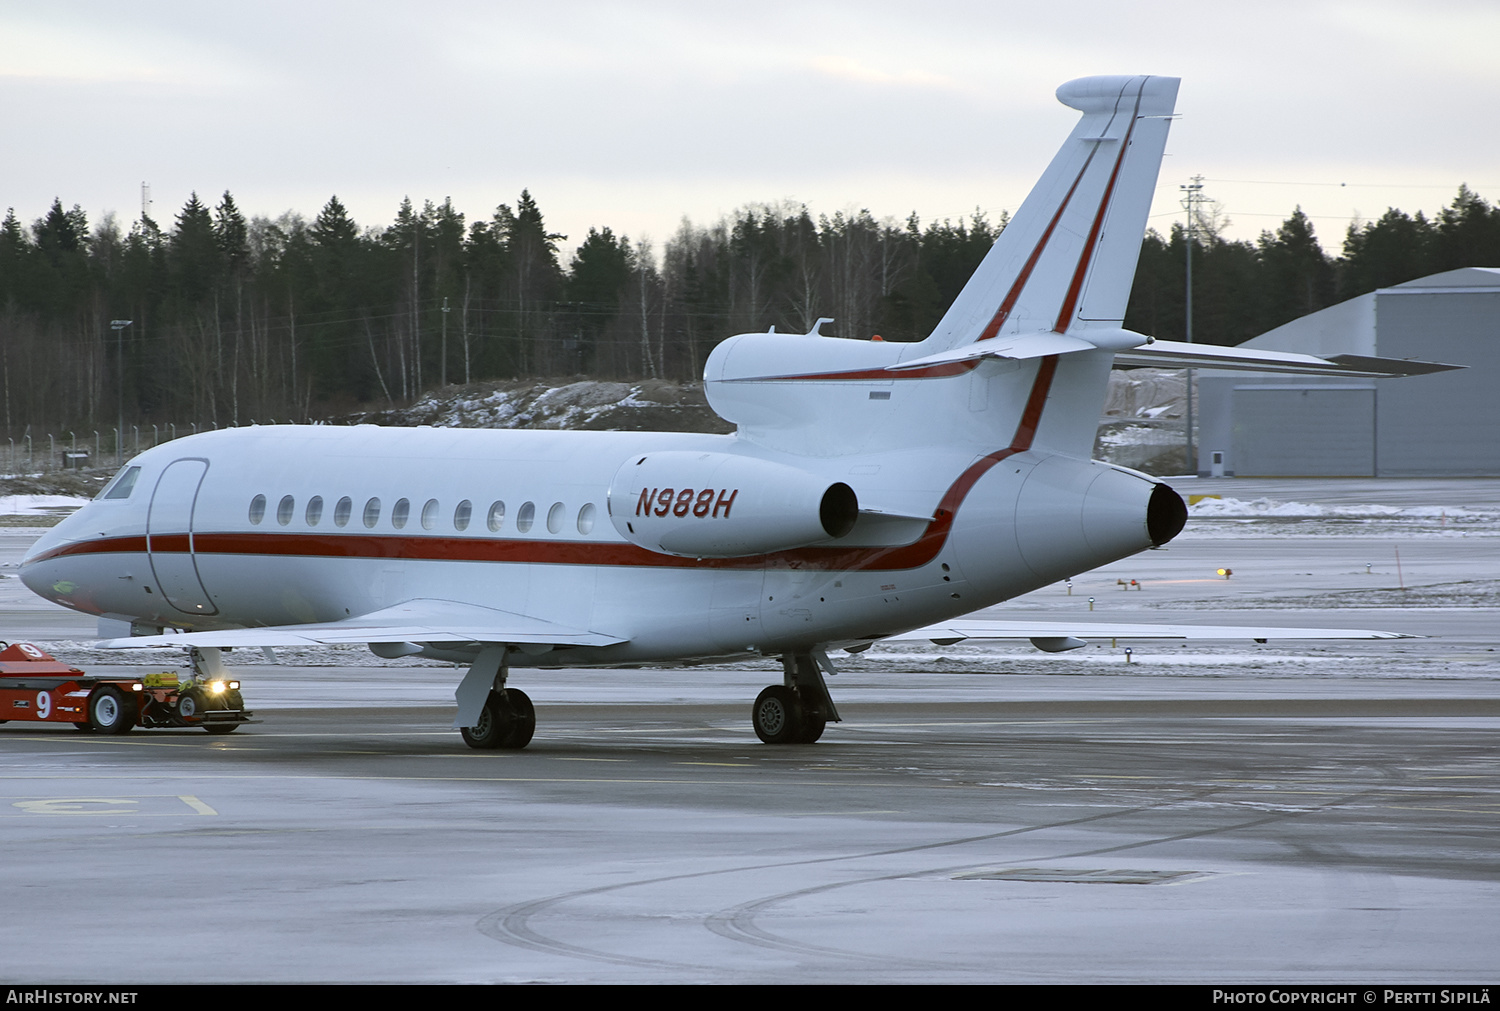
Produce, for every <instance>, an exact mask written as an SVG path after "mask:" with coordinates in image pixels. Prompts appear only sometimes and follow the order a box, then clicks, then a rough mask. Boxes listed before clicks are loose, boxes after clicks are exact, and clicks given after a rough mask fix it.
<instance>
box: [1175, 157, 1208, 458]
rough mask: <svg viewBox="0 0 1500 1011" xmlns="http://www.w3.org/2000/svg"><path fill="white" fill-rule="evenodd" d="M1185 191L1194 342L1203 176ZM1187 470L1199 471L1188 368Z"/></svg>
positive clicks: (1188, 333) (1187, 316) (1187, 337)
mask: <svg viewBox="0 0 1500 1011" xmlns="http://www.w3.org/2000/svg"><path fill="white" fill-rule="evenodd" d="M1178 188H1179V189H1181V190H1182V192H1183V197H1182V206H1183V208H1184V209H1185V210H1186V211H1187V243H1186V245H1187V298H1186V300H1185V312H1184V325H1183V340H1184V342H1186V343H1188V344H1191V343H1193V245H1194V243H1195V242H1196V241H1197V239H1196V236H1197V231H1198V205H1199V204H1201V203H1202V202H1203V200H1204V197H1203V177H1202V176H1201V175H1198V176H1193V181H1192V183H1191V184H1189V185H1187V186H1181V187H1178ZM1187 472H1188V473H1189V474H1197V473H1198V457H1197V454H1195V453H1194V452H1193V370H1192V369H1188V370H1187Z"/></svg>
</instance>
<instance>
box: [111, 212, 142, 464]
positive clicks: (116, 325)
mask: <svg viewBox="0 0 1500 1011" xmlns="http://www.w3.org/2000/svg"><path fill="white" fill-rule="evenodd" d="M143 185H144V184H143ZM143 213H144V212H143ZM134 322H135V320H133V319H112V320H110V321H109V328H110V329H111V330H113V331H114V332H115V371H116V373H117V377H118V379H119V383H120V424H119V427H118V428H116V429H115V465H116V466H123V465H124V463H125V439H124V435H123V433H124V431H125V328H126V327H128V326H129V325H130V324H132V323H134Z"/></svg>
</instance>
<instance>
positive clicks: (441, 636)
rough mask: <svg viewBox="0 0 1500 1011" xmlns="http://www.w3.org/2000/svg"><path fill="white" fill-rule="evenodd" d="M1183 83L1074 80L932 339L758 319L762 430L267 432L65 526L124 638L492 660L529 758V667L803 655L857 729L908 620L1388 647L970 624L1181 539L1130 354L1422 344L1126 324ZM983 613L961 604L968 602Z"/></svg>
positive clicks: (497, 703) (740, 404)
mask: <svg viewBox="0 0 1500 1011" xmlns="http://www.w3.org/2000/svg"><path fill="white" fill-rule="evenodd" d="M1177 84H1178V82H1177V80H1176V79H1174V78H1168V77H1091V78H1085V79H1082V80H1078V81H1072V82H1070V83H1068V84H1065V85H1063V86H1062V87H1061V88H1059V89H1058V91H1057V97H1058V99H1059V100H1060V101H1061V102H1062V103H1063V104H1064V105H1067V106H1070V107H1071V108H1073V109H1077V110H1078V111H1079V112H1081V113H1082V114H1083V115H1082V118H1081V119H1080V121H1079V123H1078V125H1077V127H1075V128H1074V130H1073V132H1072V134H1071V135H1070V136H1069V137H1068V139H1067V141H1066V142H1065V143H1064V144H1063V146H1062V150H1061V151H1059V152H1058V154H1057V156H1056V157H1055V158H1054V159H1053V161H1052V164H1051V165H1050V166H1049V167H1048V168H1047V171H1046V174H1045V175H1043V176H1042V178H1041V181H1040V182H1038V183H1037V185H1036V188H1035V189H1034V190H1032V192H1031V195H1030V196H1029V197H1028V198H1027V199H1026V202H1025V203H1024V204H1022V206H1021V208H1020V210H1019V211H1017V213H1016V215H1015V217H1014V218H1012V219H1011V221H1010V223H1009V224H1008V225H1007V226H1006V228H1005V230H1004V231H1003V232H1002V233H1001V235H1000V238H999V239H998V240H997V241H996V243H995V246H994V248H993V249H991V250H990V252H989V254H988V255H987V256H986V257H985V259H984V262H983V263H982V264H981V265H980V267H979V269H978V270H977V271H976V272H975V274H974V276H973V278H972V279H970V281H969V283H968V284H967V285H966V286H965V287H964V289H963V291H962V292H961V293H960V294H959V296H958V298H957V300H956V301H955V302H954V303H953V306H952V307H951V308H950V309H949V310H948V313H947V315H945V316H944V317H943V319H942V321H941V322H940V323H939V324H938V326H937V329H936V330H935V331H933V333H932V334H931V336H929V337H928V338H927V339H926V340H924V341H922V342H920V343H914V344H898V343H886V342H881V341H866V340H852V339H843V338H835V337H827V336H823V335H821V334H820V333H819V330H820V328H821V326H822V325H823V323H825V322H828V321H827V320H820V321H819V323H818V325H816V326H814V327H813V328H812V330H811V331H810V332H808V333H805V334H785V333H776V332H775V331H774V329H773V330H772V331H771V332H767V333H749V334H740V335H739V336H736V337H731V338H729V339H728V340H726V341H724V342H723V343H722V344H720V345H719V346H718V347H717V348H716V349H715V350H714V352H713V354H712V355H711V356H710V357H709V360H708V364H707V366H706V368H705V375H704V380H705V386H706V389H707V394H708V399H709V403H710V404H711V405H712V406H713V409H714V410H715V411H716V412H717V413H718V414H719V415H720V416H722V417H723V418H725V419H726V420H728V421H730V422H733V423H734V424H736V425H737V426H738V431H737V432H736V433H735V434H734V435H695V434H682V433H658V434H651V433H645V434H643V433H634V432H630V433H626V432H618V433H612V432H552V431H545V432H544V431H473V430H454V429H433V428H417V429H393V428H377V427H373V426H356V427H350V428H337V427H323V426H318V427H304V426H259V427H250V428H236V429H228V430H222V431H215V432H210V433H206V434H202V435H195V436H193V437H191V438H185V439H180V440H177V441H175V442H171V443H167V444H165V445H162V446H159V447H157V448H154V449H151V450H149V451H147V452H145V453H142V454H141V455H140V456H138V457H136V458H135V459H134V460H132V461H131V462H130V463H129V464H128V465H127V466H125V467H124V468H123V469H122V470H121V472H120V473H119V475H118V476H117V477H116V478H115V479H114V481H113V482H112V483H111V484H110V485H109V486H108V487H107V488H106V489H105V490H104V491H103V492H102V493H101V494H100V496H99V497H98V498H97V499H96V500H95V501H94V502H92V503H91V504H89V505H88V506H86V507H85V508H83V509H81V510H79V511H78V512H77V513H75V514H74V515H73V516H71V517H69V518H68V519H67V520H65V521H64V522H62V523H60V524H58V526H57V527H55V528H54V529H53V530H52V531H51V532H50V533H48V534H47V535H46V536H45V537H43V538H42V539H41V540H40V541H38V542H37V544H36V545H35V547H34V548H33V549H32V550H31V552H30V553H29V554H28V555H27V557H26V559H25V561H24V562H23V567H22V573H21V575H22V578H23V579H24V580H25V582H26V584H27V585H28V586H29V587H31V588H32V589H33V590H35V591H36V592H37V593H39V594H41V595H42V596H44V597H46V598H48V599H50V600H54V601H56V602H58V603H60V604H64V605H66V606H68V607H72V608H76V609H77V610H80V611H84V612H88V613H91V614H95V615H98V616H100V618H101V622H100V624H101V634H105V635H108V634H113V635H115V636H118V638H114V639H112V640H111V641H109V642H106V643H105V645H108V646H118V647H125V646H162V645H181V646H190V647H194V648H195V650H196V651H197V655H198V657H199V662H200V663H202V664H204V665H206V666H208V667H209V668H217V666H218V665H219V664H220V660H219V650H220V649H221V648H225V647H273V646H284V645H306V644H312V643H327V644H333V643H365V644H368V646H369V648H370V649H371V650H372V651H374V652H375V653H376V654H378V655H379V656H382V657H390V658H395V657H401V656H410V655H421V656H425V657H433V658H437V659H442V660H449V661H454V662H459V663H466V664H468V665H469V668H468V673H467V675H466V676H465V677H464V678H463V680H462V682H461V683H460V685H459V687H458V689H457V692H456V695H457V699H458V716H457V719H456V720H455V723H454V726H455V727H457V728H459V729H460V730H461V732H462V734H463V738H464V740H465V741H467V742H468V743H469V744H470V745H471V746H472V747H476V748H520V747H524V746H525V745H526V744H527V742H528V741H529V740H530V739H531V735H532V731H533V729H534V727H535V722H536V721H535V715H534V711H533V709H532V705H531V702H530V700H529V699H528V698H527V697H526V695H525V693H523V692H522V691H520V690H519V689H516V688H511V687H508V686H507V676H508V673H509V670H510V667H511V665H512V664H513V663H514V664H516V665H523V664H524V665H525V666H527V667H538V668H545V667H575V666H588V667H598V666H610V665H618V666H626V665H639V664H648V663H660V662H682V661H687V662H691V661H697V660H723V659H743V658H751V657H756V656H774V657H779V658H780V659H781V662H782V665H783V670H784V676H783V683H782V684H779V685H773V686H771V687H768V688H767V689H765V691H764V692H762V693H761V695H760V697H759V698H758V699H757V700H756V702H755V704H754V706H753V709H752V713H753V720H752V722H753V725H754V728H755V731H756V733H757V734H758V735H759V736H760V738H761V739H762V740H764V741H766V742H767V743H793V742H804V743H807V742H812V741H815V740H817V739H818V737H819V735H821V734H822V733H823V730H824V727H825V724H826V723H827V722H828V721H830V720H837V719H838V712H837V709H836V708H835V707H834V704H833V700H832V699H831V697H830V696H829V694H828V691H827V688H826V685H825V682H824V679H823V674H824V672H825V671H826V672H832V666H831V664H830V663H829V660H828V651H829V650H831V649H835V648H842V649H848V650H853V651H857V650H860V649H862V648H864V647H866V646H868V645H869V644H870V643H871V642H874V641H876V640H880V639H885V638H890V637H893V636H904V637H913V638H914V637H923V638H930V639H934V640H938V641H944V642H947V641H953V640H957V639H964V638H976V637H977V638H1015V639H1030V640H1031V641H1032V642H1033V643H1034V644H1035V645H1036V646H1038V647H1039V648H1041V649H1046V650H1062V649H1070V648H1075V647H1077V646H1082V645H1084V640H1083V639H1082V638H1080V637H1081V636H1084V635H1094V636H1106V637H1113V638H1126V639H1130V638H1166V637H1184V638H1208V637H1217V638H1223V637H1239V638H1247V639H1248V638H1257V639H1263V638H1270V637H1282V636H1296V637H1307V638H1311V637H1341V638H1342V637H1353V636H1358V637H1383V636H1386V635H1388V633H1379V632H1362V631H1359V632H1351V631H1349V630H1328V629H1324V630H1318V629H1311V630H1309V629H1261V628H1232V629H1224V628H1217V629H1216V628H1193V627H1186V626H1176V627H1161V626H1155V627H1153V626H1137V625H1095V626H1089V625H1086V624H1085V625H1064V624H1041V625H1039V624H1026V623H1009V622H982V621H972V620H967V621H966V620H962V619H959V617H958V616H961V615H964V614H968V613H970V612H972V611H974V610H976V609H979V608H983V607H987V606H989V605H992V604H996V603H998V602H1000V601H1003V600H1007V599H1009V598H1011V597H1015V596H1017V595H1018V594H1023V593H1026V592H1028V591H1031V590H1034V589H1037V588H1038V587H1042V586H1046V585H1047V584H1049V583H1053V582H1055V581H1057V580H1060V579H1063V578H1065V577H1070V576H1073V575H1076V574H1078V573H1080V572H1084V571H1086V570H1088V569H1092V568H1095V567H1096V566H1099V565H1102V564H1105V563H1107V562H1111V561H1114V560H1116V559H1120V558H1124V557H1126V556H1128V555H1132V554H1134V553H1136V552H1138V551H1141V550H1143V549H1145V548H1149V547H1151V546H1153V545H1161V544H1164V543H1166V542H1167V541H1169V540H1171V539H1172V538H1173V537H1174V536H1175V535H1176V534H1177V533H1178V531H1180V530H1181V529H1182V526H1183V523H1184V521H1185V519H1186V509H1185V507H1184V505H1183V502H1182V499H1181V498H1180V497H1179V496H1178V495H1177V494H1176V493H1175V492H1173V491H1172V489H1171V488H1169V487H1167V486H1166V485H1165V484H1162V483H1161V482H1159V481H1157V480H1156V479H1154V478H1151V477H1148V476H1147V475H1144V474H1140V473H1137V472H1135V471H1130V470H1126V469H1124V468H1121V467H1114V466H1110V465H1108V464H1104V463H1097V462H1093V461H1091V460H1090V458H1089V457H1090V453H1091V450H1092V448H1093V444H1094V437H1095V432H1096V428H1097V425H1098V420H1099V415H1100V411H1101V405H1102V403H1103V400H1104V396H1105V392H1106V386H1107V382H1108V377H1109V371H1110V368H1111V366H1112V365H1116V364H1123V365H1167V366H1169V367H1170V366H1181V365H1196V366H1206V365H1211V366H1214V367H1219V368H1225V367H1240V368H1249V369H1253V370H1255V371H1289V372H1311V373H1323V374H1337V375H1390V374H1401V373H1404V372H1411V371H1419V370H1420V368H1419V367H1418V366H1416V365H1414V364H1412V363H1386V362H1383V361H1376V360H1372V359H1359V360H1358V361H1346V362H1340V361H1338V360H1325V359H1319V358H1313V357H1311V356H1307V355H1295V354H1279V353H1275V352H1258V353H1256V352H1249V351H1238V350H1236V349H1232V348H1228V349H1225V348H1210V347H1205V346H1202V345H1181V344H1170V343H1167V342H1162V341H1153V340H1152V339H1151V338H1150V337H1147V336H1144V335H1142V334H1137V333H1131V332H1129V331H1126V330H1124V329H1122V321H1123V319H1124V315H1125V304H1126V299H1127V298H1128V296H1129V294H1130V286H1131V282H1132V279H1133V276H1134V273H1135V265H1136V259H1137V257H1138V255H1139V252H1140V245H1141V236H1142V233H1143V232H1144V230H1145V225H1146V216H1147V211H1148V209H1149V208H1150V205H1151V198H1152V193H1153V190H1154V188H1155V185H1156V177H1157V171H1158V168H1159V166H1160V163H1161V158H1162V151H1163V148H1164V146H1165V144H1166V138H1167V127H1168V124H1169V122H1170V119H1171V117H1172V115H1173V105H1174V102H1175V100H1176V95H1177ZM956 619H957V620H956Z"/></svg>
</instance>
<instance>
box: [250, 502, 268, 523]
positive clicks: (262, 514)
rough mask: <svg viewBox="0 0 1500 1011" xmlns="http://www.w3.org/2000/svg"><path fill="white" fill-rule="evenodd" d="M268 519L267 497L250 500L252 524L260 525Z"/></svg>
mask: <svg viewBox="0 0 1500 1011" xmlns="http://www.w3.org/2000/svg"><path fill="white" fill-rule="evenodd" d="M265 518H266V497H265V496H264V495H257V496H255V497H254V498H253V499H251V500H250V522H251V523H259V522H260V521H261V520H263V519H265Z"/></svg>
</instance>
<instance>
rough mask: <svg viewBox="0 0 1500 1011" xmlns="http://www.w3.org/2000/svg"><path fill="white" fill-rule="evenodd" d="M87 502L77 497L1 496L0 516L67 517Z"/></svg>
mask: <svg viewBox="0 0 1500 1011" xmlns="http://www.w3.org/2000/svg"><path fill="white" fill-rule="evenodd" d="M87 502H88V499H86V498H82V497H79V496H76V495H0V516H66V515H67V514H68V513H70V512H72V511H73V510H75V509H77V508H79V507H80V506H82V505H84V504H85V503H87Z"/></svg>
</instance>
